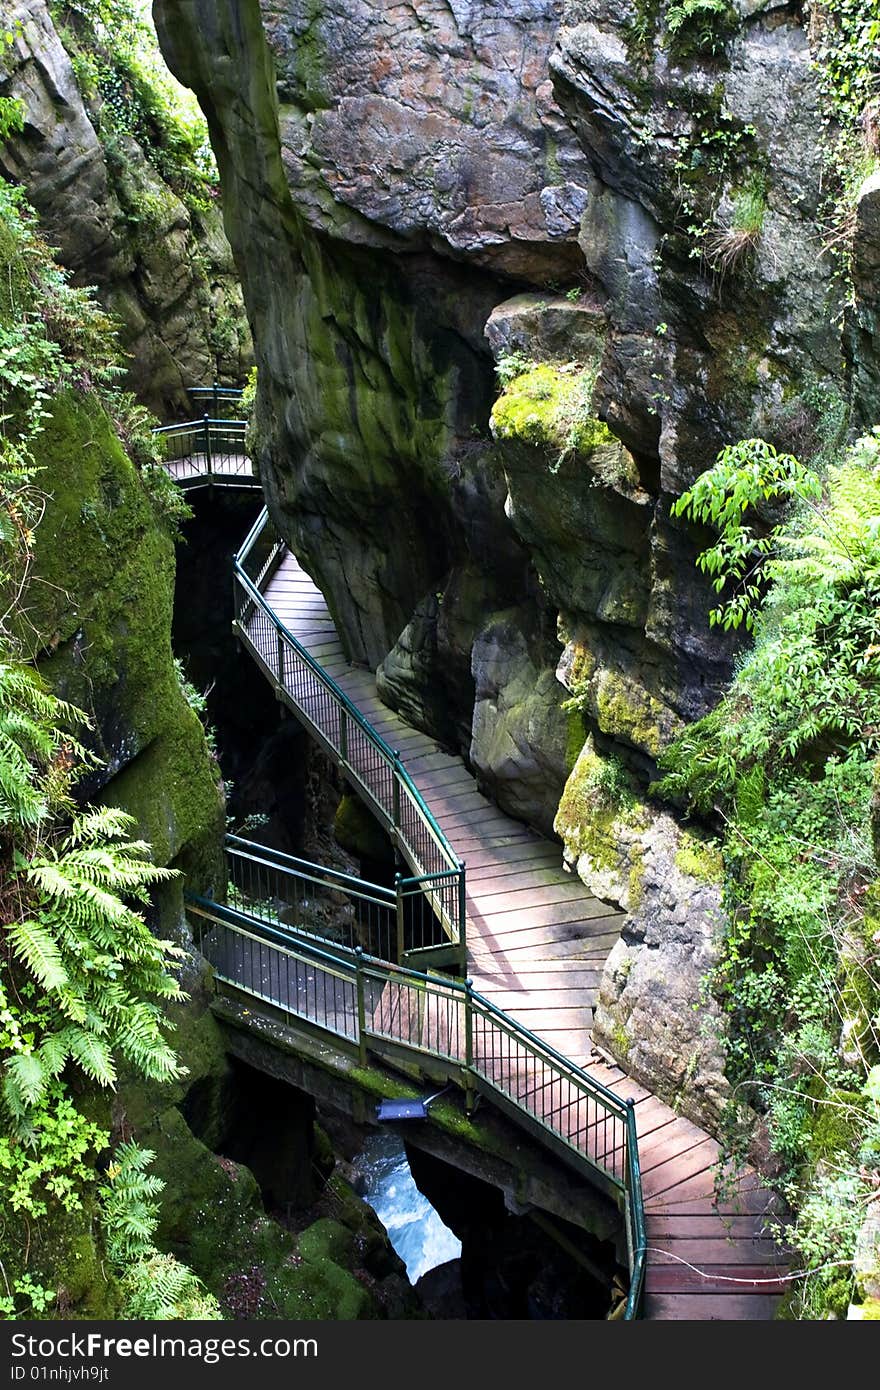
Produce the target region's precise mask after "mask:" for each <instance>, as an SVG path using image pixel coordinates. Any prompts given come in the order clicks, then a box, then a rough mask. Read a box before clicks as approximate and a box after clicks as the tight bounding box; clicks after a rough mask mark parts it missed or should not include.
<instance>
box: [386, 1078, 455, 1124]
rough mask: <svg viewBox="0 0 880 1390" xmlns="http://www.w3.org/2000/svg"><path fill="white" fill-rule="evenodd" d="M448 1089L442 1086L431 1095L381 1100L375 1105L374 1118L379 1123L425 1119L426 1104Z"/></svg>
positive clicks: (442, 1094) (426, 1114) (426, 1112)
mask: <svg viewBox="0 0 880 1390" xmlns="http://www.w3.org/2000/svg"><path fill="white" fill-rule="evenodd" d="M448 1090H449V1087H448V1086H444V1087H443V1090H442V1091H435V1092H434V1094H433V1095H432V1096H425V1097H424V1098H422V1097H417V1098H416V1099H415V1100H381V1101H380V1102H379V1104H378V1105H377V1106H376V1119H377V1120H378V1121H379V1122H380V1123H387V1122H388V1121H389V1120H426V1119H427V1118H428V1106H429V1105H430V1104H431V1103H432V1102H433V1101H435V1100H438V1099H439V1098H440V1096H445V1094H446V1092H447V1091H448Z"/></svg>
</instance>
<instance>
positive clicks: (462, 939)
mask: <svg viewBox="0 0 880 1390" xmlns="http://www.w3.org/2000/svg"><path fill="white" fill-rule="evenodd" d="M466 872H467V865H466V864H465V862H464V860H463V859H460V860H459V863H458V949H459V954H460V956H461V968H462V970H467V883H466V880H465V874H466Z"/></svg>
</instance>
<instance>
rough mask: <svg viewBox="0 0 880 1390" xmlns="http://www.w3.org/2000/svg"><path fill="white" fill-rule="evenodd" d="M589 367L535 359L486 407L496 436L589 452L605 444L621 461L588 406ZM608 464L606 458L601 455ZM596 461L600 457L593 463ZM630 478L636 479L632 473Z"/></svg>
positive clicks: (618, 463)
mask: <svg viewBox="0 0 880 1390" xmlns="http://www.w3.org/2000/svg"><path fill="white" fill-rule="evenodd" d="M594 382H595V373H592V374H590V373H584V371H583V370H582V369H581V367H580V365H579V364H578V363H561V364H553V363H550V362H541V363H538V364H536V365H535V366H532V367H529V368H528V370H527V371H525V372H522V373H521V374H520V375H519V376H517V377H515V378H514V379H513V381H511V382H510V384H509V385H508V386H507V387H506V388H505V390H504V391H503V393H502V394H501V396H499V398H498V400H497V401H496V402H495V404H494V405H493V407H492V417H491V423H492V432H493V434H494V435H495V438H496V439H501V440H519V441H520V442H521V443H524V444H538V445H547V446H549V447H550V448H552V449H556V450H557V452H559V453H562V452H565V453H568V452H571V451H574V452H576V453H580V454H592V453H594V452H595V451H596V450H598V449H602V448H606V449H608V450H610V451H611V452H612V453H613V455H614V466H617V467H619V466H621V463H622V461H623V456H624V453H625V451H624V450H623V449H622V446H621V444H620V441H619V440H617V439H615V437H614V435H613V434H612V433H611V431H610V429H609V428H608V426H607V425H606V424H605V423H604V422H603V421H602V420H598V419H597V418H596V416H595V415H594V414H592V413H591V411H590V396H591V393H592V389H593V385H594ZM603 462H604V463H605V466H606V467H607V466H609V464H610V459H608V460H605V461H603ZM597 467H599V468H601V467H602V462H599V463H598V464H597ZM634 480H635V482H636V483H637V482H638V477H637V475H636V476H635V479H634Z"/></svg>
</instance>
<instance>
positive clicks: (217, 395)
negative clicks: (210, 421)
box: [213, 377, 220, 420]
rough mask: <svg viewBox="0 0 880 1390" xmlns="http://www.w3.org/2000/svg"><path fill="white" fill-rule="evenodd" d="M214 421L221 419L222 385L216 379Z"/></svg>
mask: <svg viewBox="0 0 880 1390" xmlns="http://www.w3.org/2000/svg"><path fill="white" fill-rule="evenodd" d="M213 389H214V419H215V420H219V419H220V383H219V381H218V380H217V379H216V377H215V378H214V388H213Z"/></svg>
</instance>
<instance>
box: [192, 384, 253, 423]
mask: <svg viewBox="0 0 880 1390" xmlns="http://www.w3.org/2000/svg"><path fill="white" fill-rule="evenodd" d="M186 389H187V394H188V395H189V397H190V399H191V400H192V403H193V405H196V406H198V405H200V406H201V407H202V408H203V409H210V411H211V414H212V416H213V417H214V419H215V420H220V419H223V418H225V416H226V413H227V411H234V412H235V414H236V415H240V414H241V398H242V395H243V394H244V392H243V388H242V387H241V386H221V385H220V383H219V381H215V382H213V383H212V384H211V385H210V386H188V387H187V388H186Z"/></svg>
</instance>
